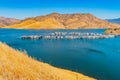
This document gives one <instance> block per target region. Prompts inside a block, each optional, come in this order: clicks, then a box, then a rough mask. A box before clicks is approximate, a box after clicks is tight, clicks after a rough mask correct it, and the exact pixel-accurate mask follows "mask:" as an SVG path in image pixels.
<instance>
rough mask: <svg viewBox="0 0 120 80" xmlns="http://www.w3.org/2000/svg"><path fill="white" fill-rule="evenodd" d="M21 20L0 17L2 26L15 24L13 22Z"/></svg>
mask: <svg viewBox="0 0 120 80" xmlns="http://www.w3.org/2000/svg"><path fill="white" fill-rule="evenodd" d="M19 22H20V20H18V19H14V18H4V17H0V27H5V26H9V25H13V24H16V23H19Z"/></svg>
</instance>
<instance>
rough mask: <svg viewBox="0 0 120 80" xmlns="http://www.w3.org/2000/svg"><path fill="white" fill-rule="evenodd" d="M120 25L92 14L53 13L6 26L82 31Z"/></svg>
mask: <svg viewBox="0 0 120 80" xmlns="http://www.w3.org/2000/svg"><path fill="white" fill-rule="evenodd" d="M118 27H120V25H119V24H113V23H109V22H107V21H105V20H101V19H99V18H96V17H95V16H93V15H91V14H58V13H53V14H49V15H45V16H38V17H35V18H28V19H25V20H23V21H21V22H20V23H19V24H14V25H10V26H6V27H5V28H16V29H80V28H90V29H91V28H118Z"/></svg>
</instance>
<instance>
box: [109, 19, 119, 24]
mask: <svg viewBox="0 0 120 80" xmlns="http://www.w3.org/2000/svg"><path fill="white" fill-rule="evenodd" d="M107 21H108V22H111V23H117V24H120V18H117V19H107Z"/></svg>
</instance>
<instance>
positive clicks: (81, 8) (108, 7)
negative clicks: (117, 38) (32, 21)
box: [0, 0, 120, 19]
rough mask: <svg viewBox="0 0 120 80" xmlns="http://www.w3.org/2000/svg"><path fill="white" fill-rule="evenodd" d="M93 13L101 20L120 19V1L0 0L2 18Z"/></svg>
mask: <svg viewBox="0 0 120 80" xmlns="http://www.w3.org/2000/svg"><path fill="white" fill-rule="evenodd" d="M53 12H57V13H61V14H65V13H68V14H71V13H91V14H93V15H95V16H96V17H98V18H101V19H112V18H120V0H0V16H3V17H9V18H17V19H24V18H27V17H35V16H40V15H46V14H50V13H53Z"/></svg>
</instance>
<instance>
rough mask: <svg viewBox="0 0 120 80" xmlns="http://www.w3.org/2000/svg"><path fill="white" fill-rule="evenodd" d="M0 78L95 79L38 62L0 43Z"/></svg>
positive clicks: (7, 79)
mask: <svg viewBox="0 0 120 80" xmlns="http://www.w3.org/2000/svg"><path fill="white" fill-rule="evenodd" d="M0 80H95V79H93V78H90V77H87V76H84V75H82V74H79V73H76V72H72V71H68V70H64V69H59V68H55V67H52V66H50V65H49V64H46V63H42V62H38V61H36V60H34V59H32V58H31V57H28V56H27V55H26V54H25V53H23V52H20V51H17V50H14V49H12V48H10V47H9V46H7V45H6V44H3V43H0Z"/></svg>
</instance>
